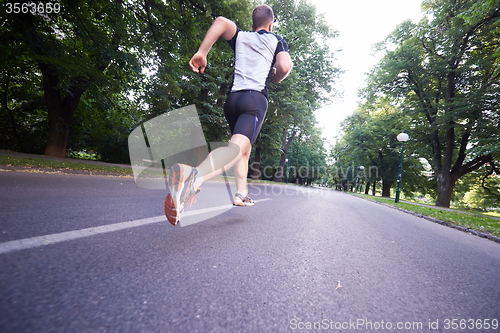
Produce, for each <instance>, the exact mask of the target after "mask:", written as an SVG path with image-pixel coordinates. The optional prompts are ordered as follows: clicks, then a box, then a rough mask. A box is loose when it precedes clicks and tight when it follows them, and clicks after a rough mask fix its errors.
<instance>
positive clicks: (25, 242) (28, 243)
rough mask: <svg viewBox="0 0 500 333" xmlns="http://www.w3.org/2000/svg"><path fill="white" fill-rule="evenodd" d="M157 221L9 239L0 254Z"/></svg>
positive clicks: (158, 218) (162, 219) (161, 219)
mask: <svg viewBox="0 0 500 333" xmlns="http://www.w3.org/2000/svg"><path fill="white" fill-rule="evenodd" d="M267 200H271V199H270V198H265V199H261V200H256V201H255V202H261V201H267ZM228 208H233V205H222V206H216V207H211V208H203V209H198V210H193V211H187V212H185V213H183V215H182V216H192V215H198V214H205V213H208V212H213V211H217V210H222V209H225V210H227V209H228ZM158 222H166V218H165V216H164V215H161V216H155V217H149V218H145V219H140V220H134V221H127V222H120V223H114V224H108V225H103V226H100V227H94V228H85V229H80V230H73V231H66V232H60V233H57V234H50V235H44V236H37V237H31V238H24V239H18V240H14V241H10V242H5V243H0V254H4V253H9V252H14V251H20V250H25V249H31V248H35V247H40V246H44V245H49V244H55V243H60V242H65V241H69V240H74V239H79V238H85V237H90V236H94V235H98V234H105V233H108V232H114V231H119V230H123V229H129V228H135V227H139V226H143V225H147V224H152V223H158Z"/></svg>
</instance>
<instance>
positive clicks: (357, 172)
mask: <svg viewBox="0 0 500 333" xmlns="http://www.w3.org/2000/svg"><path fill="white" fill-rule="evenodd" d="M364 169H365V167H364V166H363V165H360V166H359V167H358V170H356V179H355V180H354V185H355V187H354V192H355V193H358V186H359V184H358V182H359V170H361V171H363V170H364Z"/></svg>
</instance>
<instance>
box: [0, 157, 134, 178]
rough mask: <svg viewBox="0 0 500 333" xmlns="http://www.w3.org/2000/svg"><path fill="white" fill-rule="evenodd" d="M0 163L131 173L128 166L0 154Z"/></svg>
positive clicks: (17, 165)
mask: <svg viewBox="0 0 500 333" xmlns="http://www.w3.org/2000/svg"><path fill="white" fill-rule="evenodd" d="M0 165H6V166H15V167H30V168H42V169H56V170H80V171H89V172H104V173H117V174H127V175H129V174H132V170H131V169H130V168H121V167H115V166H109V165H100V164H89V163H75V162H66V161H53V160H46V159H41V158H29V157H22V158H19V157H11V156H0Z"/></svg>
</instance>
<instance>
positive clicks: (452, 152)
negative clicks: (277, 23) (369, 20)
mask: <svg viewBox="0 0 500 333" xmlns="http://www.w3.org/2000/svg"><path fill="white" fill-rule="evenodd" d="M423 8H424V9H425V10H426V11H427V16H426V17H425V18H424V19H422V20H421V22H420V23H419V24H413V23H411V22H404V23H402V24H401V25H400V26H399V27H398V28H397V29H396V30H395V31H394V32H393V33H392V34H391V35H390V36H389V37H388V38H387V40H386V41H385V43H383V44H381V45H380V48H381V49H383V48H385V56H384V58H383V59H382V61H381V62H380V63H379V65H378V66H377V67H376V68H375V69H374V70H373V71H372V73H371V74H370V77H369V81H368V88H367V90H366V94H365V95H366V96H367V98H368V99H369V100H375V99H377V98H378V97H380V96H387V97H388V98H390V99H391V100H392V101H393V103H396V104H397V105H399V106H400V107H401V109H402V110H403V112H404V113H405V114H407V115H408V116H410V117H411V119H412V125H413V134H414V137H415V139H416V141H418V147H419V150H418V153H419V156H420V157H421V158H424V159H425V160H427V161H428V162H429V164H431V165H432V167H433V171H434V175H435V180H436V185H435V188H436V193H437V200H436V204H437V205H442V206H448V205H449V202H450V199H451V195H452V190H453V188H454V186H455V183H456V181H457V180H458V179H459V178H460V177H462V176H463V175H465V174H467V173H470V172H472V171H474V170H476V169H478V168H480V167H481V166H482V165H484V164H485V163H489V162H492V161H493V160H494V159H495V158H496V159H498V149H499V148H498V144H496V143H497V142H498V141H499V140H500V137H499V132H498V124H499V120H500V112H499V108H498V105H499V100H498V96H500V94H499V93H500V85H499V82H500V80H499V79H500V66H499V64H500V63H499V57H498V55H499V53H498V50H499V49H500V38H499V37H500V20H499V18H500V9H499V7H498V3H497V2H496V1H489V0H482V1H471V0H467V1H449V0H432V1H431V0H429V1H424V3H423Z"/></svg>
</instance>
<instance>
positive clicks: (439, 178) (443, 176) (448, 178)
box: [436, 172, 457, 207]
mask: <svg viewBox="0 0 500 333" xmlns="http://www.w3.org/2000/svg"><path fill="white" fill-rule="evenodd" d="M456 181H457V180H456V179H455V177H453V176H452V175H451V174H450V173H449V172H441V173H436V184H437V197H436V206H439V207H450V203H451V196H452V194H453V189H454V188H455V183H456Z"/></svg>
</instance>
